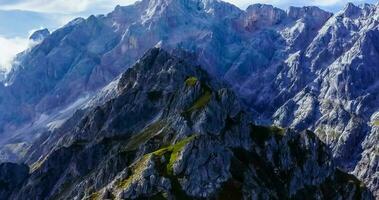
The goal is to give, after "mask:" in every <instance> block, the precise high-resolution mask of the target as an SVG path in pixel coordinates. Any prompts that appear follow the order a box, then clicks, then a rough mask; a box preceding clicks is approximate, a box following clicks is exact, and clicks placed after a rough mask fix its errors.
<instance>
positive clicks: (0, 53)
mask: <svg viewBox="0 0 379 200" xmlns="http://www.w3.org/2000/svg"><path fill="white" fill-rule="evenodd" d="M30 45H31V42H30V41H29V40H28V39H26V38H19V37H16V38H6V37H3V36H1V35H0V70H6V71H8V70H10V69H11V67H12V61H13V58H14V57H15V56H16V55H17V54H18V53H20V52H22V51H24V50H25V49H27V48H28V47H29V46H30Z"/></svg>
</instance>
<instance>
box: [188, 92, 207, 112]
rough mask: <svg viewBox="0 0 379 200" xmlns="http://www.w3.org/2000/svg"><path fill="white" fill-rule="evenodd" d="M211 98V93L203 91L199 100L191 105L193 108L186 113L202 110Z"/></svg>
mask: <svg viewBox="0 0 379 200" xmlns="http://www.w3.org/2000/svg"><path fill="white" fill-rule="evenodd" d="M211 98H212V92H210V91H205V93H204V94H203V96H201V97H200V98H199V99H197V100H196V101H195V103H194V104H193V106H192V107H191V108H189V109H188V110H187V112H190V113H191V112H193V111H195V110H200V109H202V108H204V107H205V106H206V105H207V104H208V103H209V101H210V100H211Z"/></svg>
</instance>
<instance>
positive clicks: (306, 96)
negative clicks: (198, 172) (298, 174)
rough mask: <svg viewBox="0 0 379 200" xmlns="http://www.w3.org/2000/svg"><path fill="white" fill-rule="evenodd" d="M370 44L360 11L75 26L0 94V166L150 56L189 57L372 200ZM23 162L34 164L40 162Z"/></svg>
mask: <svg viewBox="0 0 379 200" xmlns="http://www.w3.org/2000/svg"><path fill="white" fill-rule="evenodd" d="M377 38H378V5H370V4H365V5H363V6H361V7H358V6H355V5H353V4H348V5H347V6H346V8H345V9H344V10H343V11H341V12H339V13H336V14H334V15H333V14H332V13H329V12H326V11H323V10H321V9H319V8H317V7H303V8H296V7H291V8H290V9H289V10H288V11H283V10H280V9H278V8H274V7H272V6H269V5H262V4H257V5H252V6H249V7H248V9H247V10H246V11H244V10H241V9H239V8H237V7H235V6H233V5H231V4H229V3H225V2H222V1H215V0H142V1H139V2H137V3H135V4H134V5H130V6H118V7H116V9H115V10H114V11H113V12H111V13H109V14H107V15H101V16H96V17H95V16H91V17H89V18H87V19H83V18H79V19H76V20H74V21H72V22H70V23H69V24H67V25H66V26H64V27H62V28H61V29H58V30H56V31H54V32H53V33H52V34H51V35H49V36H48V37H46V38H45V39H44V40H43V41H42V42H41V43H40V44H38V45H36V46H35V47H34V48H32V49H30V50H28V51H27V52H24V53H23V54H21V55H19V56H18V57H17V62H15V65H14V67H13V70H12V71H11V72H10V73H9V75H8V76H7V78H6V80H5V81H3V82H4V84H5V85H4V86H0V132H4V135H3V136H4V137H1V138H2V139H1V140H2V141H1V143H2V144H3V145H2V148H1V151H2V152H1V155H2V158H3V159H5V160H13V161H14V160H20V158H22V157H23V156H24V155H25V151H22V150H23V149H24V148H19V147H28V146H30V143H29V144H28V141H34V140H35V139H36V138H38V137H39V136H40V135H41V134H42V133H44V132H49V131H51V132H53V131H54V129H56V128H59V127H61V126H62V124H64V122H66V121H67V120H68V119H69V118H70V117H71V115H72V113H73V112H74V111H75V110H76V109H78V108H82V107H88V106H90V105H92V103H93V102H96V104H98V105H101V104H102V103H104V99H108V97H113V96H114V94H115V90H114V87H113V86H112V84H109V83H110V82H111V81H114V79H115V78H116V77H118V76H119V75H120V74H121V73H122V72H123V71H124V70H125V69H127V68H128V67H130V66H131V65H132V64H133V63H134V62H135V61H136V60H137V59H138V58H140V57H141V56H142V55H143V53H144V52H145V51H146V50H148V49H150V48H151V47H153V46H156V45H158V46H162V47H164V48H166V49H168V50H171V51H174V50H178V49H180V50H184V51H188V52H190V53H191V54H192V55H193V57H191V60H192V62H194V63H198V64H201V65H202V66H203V67H204V69H205V70H206V71H207V72H209V73H210V74H212V76H216V77H221V78H223V79H225V80H226V81H227V82H228V83H229V84H230V85H231V86H232V89H233V90H234V91H236V93H237V94H238V95H239V96H241V97H243V100H244V101H245V102H246V103H247V104H248V106H249V109H250V110H254V111H256V112H255V118H254V120H255V121H257V123H260V124H266V125H268V124H271V123H275V124H277V125H280V126H283V127H291V128H293V129H296V130H298V131H302V130H305V129H310V130H312V131H314V132H316V134H317V135H318V136H319V137H320V138H321V139H322V141H323V142H325V143H327V145H328V146H329V147H331V149H332V151H333V157H334V158H335V161H336V163H337V165H338V166H339V167H341V168H342V169H343V170H344V171H349V172H354V173H355V174H356V175H359V176H360V178H362V179H363V180H364V181H365V182H366V183H368V185H369V186H370V187H371V189H372V190H373V191H377V190H378V187H379V186H378V183H377V181H375V180H376V179H375V178H374V177H375V174H376V173H377V170H376V167H375V166H376V163H372V162H371V161H370V160H375V157H376V155H377V152H376V151H375V145H376V143H374V142H375V141H376V140H375V139H376V135H377V134H376V131H375V128H376V127H377V125H375V121H374V122H373V121H372V120H371V119H372V118H373V117H374V114H375V113H376V112H378V107H379V106H378V104H377V102H378V101H377V98H378V94H377V91H378V89H377V86H378V84H377V82H378V81H377V77H378V68H377V67H376V66H378V63H377V60H378V59H377V58H378V55H377V53H378V52H377V50H378V47H377V43H378V42H377ZM116 82H117V81H116ZM114 83H115V82H113V84H114ZM108 84H109V85H108ZM105 85H108V88H105V89H104V90H102V91H101V93H102V94H107V95H109V96H107V97H105V98H102V97H101V95H100V96H99V95H97V94H98V91H99V90H101V88H103V87H104V86H105ZM94 96H96V98H97V99H96V100H93V97H94ZM89 99H92V100H93V101H90V102H88V100H89ZM78 115H79V116H80V114H78ZM61 128H62V127H61ZM45 137H47V136H45ZM43 139H45V138H41V140H43ZM4 140H5V141H4ZM370 145H371V146H370ZM47 149H49V147H47ZM30 151H31V152H36V153H33V156H37V157H38V153H37V152H39V151H40V150H39V149H34V147H31V150H30ZM28 156H29V157H30V155H28ZM365 166H367V167H365ZM371 177H373V179H371Z"/></svg>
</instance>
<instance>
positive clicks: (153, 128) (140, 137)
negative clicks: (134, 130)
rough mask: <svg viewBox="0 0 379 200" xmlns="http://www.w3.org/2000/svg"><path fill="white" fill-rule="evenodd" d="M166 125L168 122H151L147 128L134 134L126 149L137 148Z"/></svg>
mask: <svg viewBox="0 0 379 200" xmlns="http://www.w3.org/2000/svg"><path fill="white" fill-rule="evenodd" d="M165 126H166V123H164V122H162V121H158V122H156V123H154V124H151V125H150V126H148V127H147V128H145V129H144V130H143V131H142V132H140V133H138V134H135V135H133V136H132V137H131V138H130V140H129V142H128V144H127V145H126V147H125V150H126V151H130V150H135V149H137V148H138V147H139V146H140V145H141V144H142V143H144V142H146V141H148V140H150V139H151V138H152V137H154V136H155V135H156V134H157V133H158V132H160V131H161V130H163V129H164V128H165Z"/></svg>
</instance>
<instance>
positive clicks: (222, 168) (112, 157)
mask: <svg viewBox="0 0 379 200" xmlns="http://www.w3.org/2000/svg"><path fill="white" fill-rule="evenodd" d="M117 88H118V92H117V95H116V96H115V97H114V98H113V99H111V100H109V101H107V102H105V103H104V104H102V105H99V106H94V107H90V108H88V109H87V110H85V111H82V112H80V113H78V115H79V116H75V117H72V118H71V119H70V120H69V121H67V123H65V124H64V125H63V126H62V128H60V129H57V130H55V131H54V133H52V134H51V133H47V135H46V136H47V137H42V138H41V139H40V141H38V142H36V143H35V144H34V145H35V147H34V148H31V150H33V151H34V152H33V153H34V154H35V158H31V159H30V160H29V162H31V166H32V169H31V174H30V176H29V178H28V179H27V180H26V181H25V182H24V184H22V188H21V189H17V190H16V189H14V188H12V189H14V190H11V192H12V194H11V195H10V199H30V198H31V199H35V198H37V197H38V198H47V199H98V198H104V199H117V200H121V199H137V198H166V199H167V198H168V199H198V198H208V199H209V198H215V199H223V198H224V197H225V198H226V199H244V198H251V197H254V196H257V197H261V198H262V199H282V198H294V199H304V198H308V199H330V198H332V199H356V198H362V199H368V200H371V199H372V197H371V195H370V193H369V192H368V191H367V189H366V188H365V187H364V186H362V185H360V182H359V181H358V180H356V179H355V178H354V177H352V176H350V175H348V174H345V173H343V172H341V171H340V170H338V169H336V167H335V166H334V163H333V161H332V160H331V153H330V152H329V149H328V148H327V147H326V146H325V145H324V144H323V143H322V142H321V141H320V140H319V139H318V138H317V137H316V136H315V135H314V134H313V133H311V132H309V131H303V132H295V131H293V130H290V129H288V130H287V129H282V128H279V127H264V126H256V125H253V123H252V122H251V121H250V117H249V115H250V114H249V112H248V111H247V110H245V109H244V106H243V104H242V103H241V102H240V100H239V99H238V97H237V96H236V95H235V94H234V93H233V92H232V91H231V90H229V89H228V88H227V85H225V84H223V83H222V82H219V81H218V80H215V79H212V77H211V76H209V75H208V74H207V73H206V72H205V71H203V70H202V69H201V68H200V67H199V66H194V65H190V64H188V63H187V62H185V59H183V58H180V57H176V56H173V55H172V54H170V53H168V52H167V51H165V50H163V49H160V48H154V49H151V50H149V51H148V52H147V53H146V54H145V55H144V56H143V57H142V58H141V59H140V60H139V61H138V62H137V63H136V64H135V66H134V67H132V68H130V69H128V70H127V71H126V72H125V73H124V74H123V75H122V77H121V78H120V79H119V83H118V84H117ZM41 143H43V144H44V145H43V146H41V145H40V144H41ZM33 153H32V154H33ZM28 154H29V155H30V152H29V153H28ZM32 163H33V164H32ZM0 172H1V171H0ZM325 188H326V189H325ZM7 194H8V193H7ZM7 194H6V195H7ZM0 197H4V198H7V197H9V195H8V196H0Z"/></svg>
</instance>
